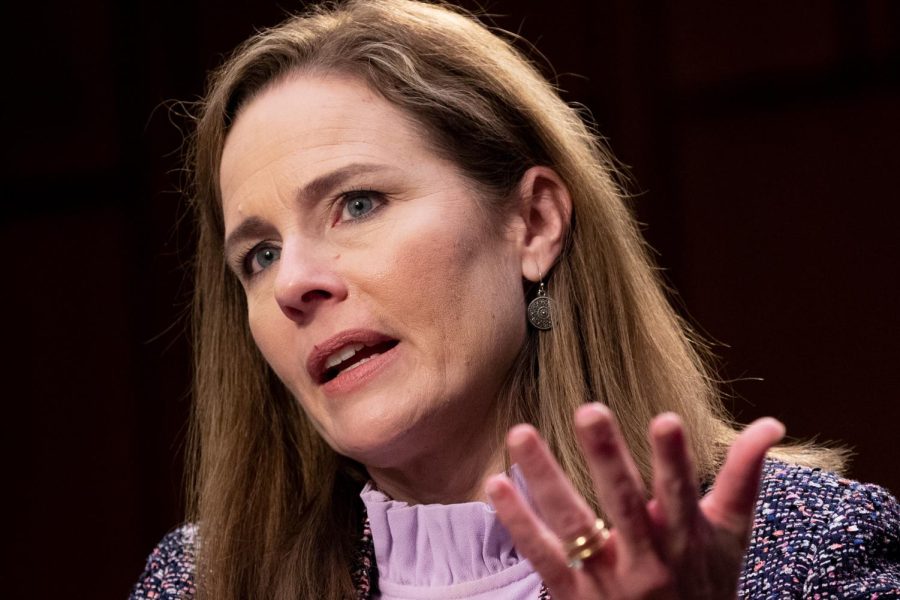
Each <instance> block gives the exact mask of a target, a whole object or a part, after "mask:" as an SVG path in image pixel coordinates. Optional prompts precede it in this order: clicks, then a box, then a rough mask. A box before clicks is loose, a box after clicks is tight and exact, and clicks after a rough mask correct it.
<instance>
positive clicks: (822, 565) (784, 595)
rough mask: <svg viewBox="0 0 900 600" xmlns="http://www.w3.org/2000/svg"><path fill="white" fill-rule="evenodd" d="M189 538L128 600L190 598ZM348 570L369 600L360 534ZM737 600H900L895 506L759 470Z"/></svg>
mask: <svg viewBox="0 0 900 600" xmlns="http://www.w3.org/2000/svg"><path fill="white" fill-rule="evenodd" d="M196 536H197V528H196V526H194V525H185V526H183V527H180V528H178V529H176V530H174V531H173V532H171V533H170V534H168V535H167V536H166V537H165V538H163V540H162V541H161V542H160V544H159V545H158V546H157V547H156V548H155V549H154V550H153V553H152V554H151V555H150V557H149V559H148V560H147V565H146V568H145V570H144V572H143V574H142V575H141V577H140V579H139V580H138V582H137V583H136V584H135V586H134V588H133V590H132V593H131V597H130V600H150V599H153V600H189V599H191V598H193V597H194V595H195V587H194V556H195V548H196V544H197V537H196ZM353 564H354V566H353V572H352V575H353V581H354V582H355V584H356V590H357V597H358V599H359V600H368V599H369V598H371V597H372V596H373V592H374V590H375V588H376V586H377V578H378V571H377V565H376V564H375V560H374V548H373V545H372V539H371V533H370V531H369V528H368V524H367V525H366V527H365V528H364V533H363V538H362V540H361V541H360V544H359V547H358V551H357V556H356V557H355V558H354V561H353ZM738 597H739V598H741V599H747V598H751V599H754V600H755V599H757V598H760V599H763V598H764V599H772V600H774V599H779V600H782V599H788V598H797V599H800V598H803V599H811V600H819V599H825V598H857V599H863V598H865V599H869V600H876V599H887V598H898V599H900V506H898V504H897V501H896V500H895V499H894V498H893V497H892V496H891V495H890V494H889V493H888V492H886V491H885V490H884V489H882V488H880V487H878V486H875V485H868V484H862V483H859V482H856V481H851V480H849V479H843V478H840V477H838V476H836V475H834V474H833V473H829V472H826V471H821V470H819V469H809V468H806V467H800V466H797V465H790V464H785V463H783V462H779V461H775V460H769V461H767V463H766V465H765V468H764V471H763V478H762V482H761V485H760V492H759V500H758V502H757V505H756V513H755V518H754V523H753V531H752V535H751V539H750V545H749V547H748V549H747V554H746V556H745V558H744V564H743V567H742V570H741V575H740V581H739V588H738ZM549 598H550V594H549V592H548V591H547V590H546V589H543V590H541V593H540V596H539V599H540V600H546V599H549ZM499 600H502V599H499Z"/></svg>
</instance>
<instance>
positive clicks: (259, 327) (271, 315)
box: [247, 297, 291, 381]
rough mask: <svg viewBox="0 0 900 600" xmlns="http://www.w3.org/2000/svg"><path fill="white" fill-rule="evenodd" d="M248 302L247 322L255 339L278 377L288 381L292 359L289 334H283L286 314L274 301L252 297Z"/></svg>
mask: <svg viewBox="0 0 900 600" xmlns="http://www.w3.org/2000/svg"><path fill="white" fill-rule="evenodd" d="M247 302H248V311H247V322H248V324H249V326H250V334H251V335H252V336H253V341H254V343H256V347H257V348H259V351H260V352H261V353H262V355H263V358H265V360H266V362H267V363H269V366H271V367H272V369H274V370H275V373H276V374H277V375H278V377H279V378H281V379H282V380H283V381H286V379H285V376H286V372H285V369H286V366H287V364H288V363H289V362H290V360H291V359H290V357H291V348H290V345H289V343H290V338H289V336H285V335H283V333H284V331H285V326H284V315H283V313H282V312H281V309H280V308H279V307H278V305H277V303H275V302H274V301H271V302H259V301H257V299H256V298H253V297H250V298H248V299H247Z"/></svg>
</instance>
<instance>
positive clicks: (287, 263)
mask: <svg viewBox="0 0 900 600" xmlns="http://www.w3.org/2000/svg"><path fill="white" fill-rule="evenodd" d="M326 254H327V253H326V252H324V251H323V249H321V248H316V247H315V246H314V245H312V244H303V245H301V244H299V243H285V244H284V246H283V247H282V250H281V257H280V258H279V260H278V272H277V273H276V275H275V301H276V302H278V306H279V307H280V308H281V311H282V312H283V313H284V314H285V315H286V316H287V317H288V318H289V319H291V320H293V321H296V322H298V323H299V322H307V321H309V319H311V318H312V317H313V315H314V314H315V313H316V312H317V311H319V310H322V309H323V308H326V307H327V306H328V305H332V304H336V303H338V302H341V301H342V300H344V299H345V298H346V297H347V286H346V284H345V283H344V280H343V278H342V277H341V276H340V274H339V273H338V271H337V269H336V266H337V265H336V261H337V258H332V259H328V258H326Z"/></svg>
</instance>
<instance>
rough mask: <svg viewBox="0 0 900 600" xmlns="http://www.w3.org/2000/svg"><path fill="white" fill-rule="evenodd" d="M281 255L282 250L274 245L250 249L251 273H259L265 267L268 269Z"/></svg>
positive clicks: (249, 262) (249, 264) (249, 263)
mask: <svg viewBox="0 0 900 600" xmlns="http://www.w3.org/2000/svg"><path fill="white" fill-rule="evenodd" d="M280 257H281V250H280V249H278V248H273V247H272V246H262V247H261V248H255V249H253V250H251V251H250V255H249V256H248V257H247V258H248V259H249V260H248V261H247V263H248V265H247V266H248V271H249V272H250V273H258V272H260V271H262V270H263V269H268V268H269V267H270V266H271V265H272V263H274V262H275V261H276V260H278V259H279V258H280Z"/></svg>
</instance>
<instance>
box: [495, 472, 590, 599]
mask: <svg viewBox="0 0 900 600" xmlns="http://www.w3.org/2000/svg"><path fill="white" fill-rule="evenodd" d="M486 491H487V494H488V497H489V498H490V499H491V502H492V503H493V505H494V509H495V510H496V511H497V516H498V517H499V518H500V522H501V523H503V525H504V526H505V527H506V529H507V530H508V531H509V535H510V537H512V540H513V543H514V544H515V547H516V550H517V551H519V552H520V553H521V554H522V556H524V557H525V558H527V559H528V560H529V561H530V562H531V565H532V566H533V567H534V568H535V570H536V571H537V572H538V573H540V574H541V578H542V579H543V580H544V583H545V584H547V587H549V588H550V589H552V590H553V593H554V595H558V596H560V597H564V596H568V595H570V592H571V590H573V589H574V587H575V576H576V574H575V572H574V571H572V569H571V568H569V566H568V561H567V559H566V556H565V554H564V552H563V549H562V545H561V544H560V542H559V540H558V539H557V537H556V535H555V534H554V533H553V532H552V531H550V530H549V529H548V528H547V526H546V525H544V523H543V522H541V520H540V519H539V518H538V517H537V515H535V514H534V512H533V511H532V510H531V507H529V506H528V503H527V502H526V501H525V499H524V498H523V497H522V495H521V494H520V493H519V492H518V490H516V488H515V487H514V486H513V484H512V482H511V481H510V480H509V478H508V477H506V476H505V475H497V476H494V477H491V478H490V479H489V480H488V482H487V486H486Z"/></svg>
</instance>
